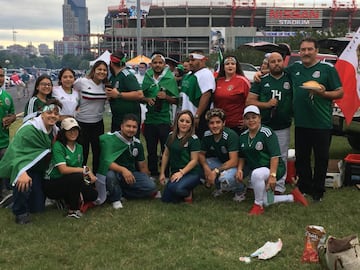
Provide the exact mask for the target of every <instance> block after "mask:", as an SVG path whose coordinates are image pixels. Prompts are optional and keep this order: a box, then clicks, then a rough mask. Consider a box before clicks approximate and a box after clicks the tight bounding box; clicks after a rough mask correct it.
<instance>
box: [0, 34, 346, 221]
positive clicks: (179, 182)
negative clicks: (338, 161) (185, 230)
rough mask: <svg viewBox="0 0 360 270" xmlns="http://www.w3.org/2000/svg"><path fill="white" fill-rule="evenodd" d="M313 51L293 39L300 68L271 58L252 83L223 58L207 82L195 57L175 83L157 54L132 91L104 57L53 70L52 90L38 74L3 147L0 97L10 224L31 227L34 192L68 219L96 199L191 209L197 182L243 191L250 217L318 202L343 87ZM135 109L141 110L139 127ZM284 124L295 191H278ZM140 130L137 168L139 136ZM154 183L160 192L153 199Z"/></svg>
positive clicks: (122, 72) (308, 42)
mask: <svg viewBox="0 0 360 270" xmlns="http://www.w3.org/2000/svg"><path fill="white" fill-rule="evenodd" d="M317 52H318V48H317V43H316V41H315V40H313V39H311V38H306V39H304V40H303V41H302V42H301V44H300V54H301V56H302V58H301V59H302V61H301V62H298V63H295V64H293V65H291V66H289V67H287V68H285V69H284V67H283V59H282V56H281V55H280V54H278V53H271V54H270V55H269V56H268V71H266V72H264V73H259V74H258V75H257V76H256V78H255V83H254V84H253V85H252V86H251V84H250V82H249V81H248V80H247V79H246V78H245V76H244V74H243V72H242V70H241V66H240V63H239V61H238V59H236V57H235V56H232V55H228V56H226V57H224V59H223V61H222V62H221V63H220V71H219V73H218V76H217V78H214V76H213V73H212V72H211V71H210V69H208V68H207V67H206V60H207V57H206V56H205V55H204V53H203V52H202V51H200V50H196V51H193V52H191V53H190V54H189V57H188V59H187V61H186V71H184V72H183V74H182V75H183V76H182V78H181V82H180V83H179V80H176V78H175V76H174V74H173V72H172V71H171V70H170V69H169V67H168V66H167V65H166V61H165V57H164V55H163V54H162V53H161V52H154V53H153V55H152V56H151V64H150V68H149V69H147V70H146V71H145V72H144V74H143V77H142V78H141V80H142V81H141V82H140V84H139V82H138V80H137V79H136V77H135V75H134V74H133V73H132V72H131V71H130V70H129V69H128V68H127V67H126V57H125V55H124V54H123V53H122V52H115V53H113V54H112V55H111V56H110V64H109V65H108V64H107V63H106V62H104V61H97V62H96V63H95V64H94V65H93V66H92V68H91V70H90V72H89V74H88V75H87V76H86V77H83V78H79V79H76V80H75V74H74V72H73V71H72V70H71V69H67V68H64V69H63V70H62V71H61V72H60V74H59V85H58V86H55V87H53V84H52V81H51V78H49V77H48V76H47V75H42V76H40V77H39V78H38V79H37V80H36V83H35V89H34V93H33V97H32V98H31V99H30V100H29V102H28V104H27V105H26V110H25V117H24V124H23V125H22V126H21V127H20V129H19V130H18V131H17V133H16V134H15V136H14V138H13V141H12V142H11V143H10V145H9V139H8V129H7V127H8V126H9V125H10V124H11V123H12V122H13V121H15V118H16V117H14V108H13V103H12V100H11V97H10V96H9V95H8V94H7V93H6V92H5V91H2V92H1V95H2V96H3V98H7V99H9V102H3V103H5V104H9V105H8V107H7V108H4V109H6V110H7V111H4V112H3V115H2V117H3V132H2V133H3V134H1V135H2V136H1V137H3V136H5V135H6V134H7V137H6V136H5V137H4V138H6V139H7V140H4V142H5V141H6V142H7V143H6V142H5V143H4V147H3V149H4V151H2V153H3V152H4V153H5V154H3V156H2V158H1V160H0V178H2V179H6V178H8V179H10V183H11V185H12V186H13V187H14V188H13V190H14V204H13V213H14V214H15V216H16V217H15V220H16V222H17V223H19V224H26V223H28V222H30V216H29V213H32V212H39V211H42V210H43V209H44V199H45V196H47V197H49V198H51V199H54V200H63V201H64V204H65V205H66V206H67V209H68V212H67V215H68V216H69V217H74V218H79V217H81V215H82V213H83V212H85V211H86V210H87V209H88V208H89V207H93V206H95V205H100V204H102V203H104V202H105V201H108V202H110V203H111V204H112V206H113V208H115V209H119V208H122V207H123V201H122V198H160V197H161V199H162V201H164V202H187V203H191V202H192V200H193V191H194V189H195V187H196V186H198V185H200V184H201V183H202V184H204V185H205V186H206V187H211V186H215V189H214V191H213V196H214V197H218V196H221V195H222V194H223V193H225V192H233V193H234V197H233V199H234V201H237V202H241V201H243V200H244V199H245V196H246V191H247V189H249V188H251V189H253V190H254V197H255V199H254V205H253V207H252V208H251V210H250V211H249V214H250V215H260V214H262V213H263V212H264V206H266V205H269V204H271V203H277V202H284V201H286V202H293V201H296V202H300V203H301V204H303V205H305V206H306V205H307V204H308V202H307V200H306V199H305V197H304V196H303V194H308V195H311V196H312V198H313V200H314V201H320V200H321V199H322V197H323V194H324V180H325V175H326V168H327V161H328V155H329V146H330V138H331V133H330V128H331V122H330V117H331V106H332V100H333V99H337V98H340V97H341V96H342V94H343V90H342V88H341V83H340V80H339V77H338V75H337V73H336V71H335V69H334V67H333V66H330V65H328V64H326V63H322V62H318V61H317V60H316V54H317ZM187 64H188V69H189V70H187ZM184 67H185V63H184V66H183V68H184ZM1 70H2V69H0V84H1ZM109 70H110V72H111V75H110V76H109V74H108V71H109ZM307 80H316V81H318V82H319V83H320V84H321V89H318V90H309V91H308V90H304V89H301V88H300V86H301V85H302V83H303V82H305V81H307ZM140 85H141V86H140ZM107 100H108V101H109V103H110V107H111V112H112V119H111V120H112V121H111V132H110V133H107V134H104V121H103V114H104V105H105V102H106V101H107ZM140 104H144V106H146V109H147V111H146V114H145V119H141V109H140ZM174 105H177V107H178V109H177V110H174V109H173V106H174ZM211 106H213V108H211ZM1 108H2V109H3V106H1ZM292 117H294V119H295V148H296V157H297V159H296V167H297V172H298V177H299V180H298V187H299V188H295V189H294V190H292V191H291V193H290V194H288V195H284V192H285V174H286V155H287V149H288V147H289V141H290V126H291V123H292ZM141 120H143V125H141ZM141 127H143V129H142V131H143V135H144V138H145V141H146V148H147V155H148V156H147V161H148V162H146V158H145V151H144V147H143V145H142V143H141V141H140V139H139V138H140V137H139V135H140V130H141ZM4 134H5V135H4ZM158 144H160V147H158ZM90 147H91V151H92V166H91V169H90V168H89V167H88V166H87V164H88V156H89V151H90ZM6 148H7V150H6ZM159 149H160V156H161V159H159V153H158V150H159ZM5 150H6V151H5ZM312 150H313V151H314V154H315V169H314V173H312V170H311V151H312ZM19 153H20V154H19ZM50 154H51V155H50ZM247 176H249V180H248V181H247V183H246V182H245V181H244V179H245V178H246V177H247ZM156 179H158V180H159V182H160V183H161V184H163V185H164V186H165V187H164V190H163V193H162V194H161V193H160V191H159V190H158V188H157V186H156V182H155V180H156ZM3 182H6V181H3ZM269 194H270V195H271V194H272V196H270V197H269Z"/></svg>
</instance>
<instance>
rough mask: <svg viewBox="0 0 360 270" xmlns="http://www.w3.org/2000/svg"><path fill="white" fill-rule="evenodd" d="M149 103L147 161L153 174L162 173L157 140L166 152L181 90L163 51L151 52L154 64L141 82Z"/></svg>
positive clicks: (147, 114)
mask: <svg viewBox="0 0 360 270" xmlns="http://www.w3.org/2000/svg"><path fill="white" fill-rule="evenodd" d="M142 89H143V91H144V96H145V98H144V99H143V101H144V102H145V103H146V108H147V112H146V117H145V121H144V136H145V140H146V147H147V152H148V164H149V170H150V173H151V176H152V177H157V176H158V175H159V170H158V166H159V164H158V163H159V162H158V161H159V158H158V154H157V149H158V143H160V147H161V153H163V152H164V147H165V143H166V139H167V137H168V135H169V132H170V128H171V120H172V119H173V116H172V106H171V105H172V104H176V103H177V101H178V97H179V91H178V87H177V83H176V80H175V78H174V75H173V73H172V72H171V71H170V69H169V68H168V67H167V66H166V63H165V57H164V55H162V54H161V53H157V52H156V53H153V55H152V56H151V68H150V69H149V70H147V71H146V73H145V77H144V80H143V83H142Z"/></svg>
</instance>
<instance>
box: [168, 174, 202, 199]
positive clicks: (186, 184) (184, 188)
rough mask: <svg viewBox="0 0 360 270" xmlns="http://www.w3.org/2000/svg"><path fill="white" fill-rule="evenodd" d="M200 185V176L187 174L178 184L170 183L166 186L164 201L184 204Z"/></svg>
mask: <svg viewBox="0 0 360 270" xmlns="http://www.w3.org/2000/svg"><path fill="white" fill-rule="evenodd" d="M199 184H200V175H198V174H191V173H188V174H185V175H184V176H183V177H182V178H181V179H180V180H179V181H178V182H170V181H169V182H168V183H167V184H166V186H165V189H164V192H163V195H162V198H161V199H162V201H163V202H174V203H177V202H182V201H183V200H184V198H185V197H187V196H189V195H190V192H191V191H192V190H193V189H194V188H195V187H196V186H197V185H199Z"/></svg>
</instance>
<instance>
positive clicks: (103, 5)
mask: <svg viewBox="0 0 360 270" xmlns="http://www.w3.org/2000/svg"><path fill="white" fill-rule="evenodd" d="M119 3H120V0H86V5H87V8H88V18H89V20H90V30H91V33H103V32H104V17H105V15H106V13H107V7H108V6H116V5H119ZM63 4H64V0H6V1H5V0H2V1H1V3H0V45H3V46H4V47H6V46H9V45H13V44H14V35H13V31H15V32H16V33H15V38H16V44H20V45H22V46H26V45H28V44H29V43H30V42H31V43H32V45H34V46H35V47H37V46H38V45H39V44H40V43H45V44H47V45H48V46H49V48H53V47H54V45H53V41H54V40H61V39H62V37H63V30H62V26H63V23H62V5H63ZM13 29H14V30H13Z"/></svg>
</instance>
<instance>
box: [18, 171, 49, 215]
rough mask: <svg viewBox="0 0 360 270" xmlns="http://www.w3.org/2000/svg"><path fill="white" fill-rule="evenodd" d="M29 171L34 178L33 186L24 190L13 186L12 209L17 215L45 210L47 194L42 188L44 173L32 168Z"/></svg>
mask: <svg viewBox="0 0 360 270" xmlns="http://www.w3.org/2000/svg"><path fill="white" fill-rule="evenodd" d="M27 173H28V175H29V176H30V177H31V178H32V185H31V187H30V188H29V189H28V190H27V191H24V192H20V191H18V189H17V187H14V188H13V196H14V204H13V208H12V211H13V213H14V215H16V216H18V215H22V214H26V213H29V212H30V213H37V212H42V211H44V210H45V195H44V192H43V188H42V181H43V173H41V172H36V171H31V170H29V171H27Z"/></svg>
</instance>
